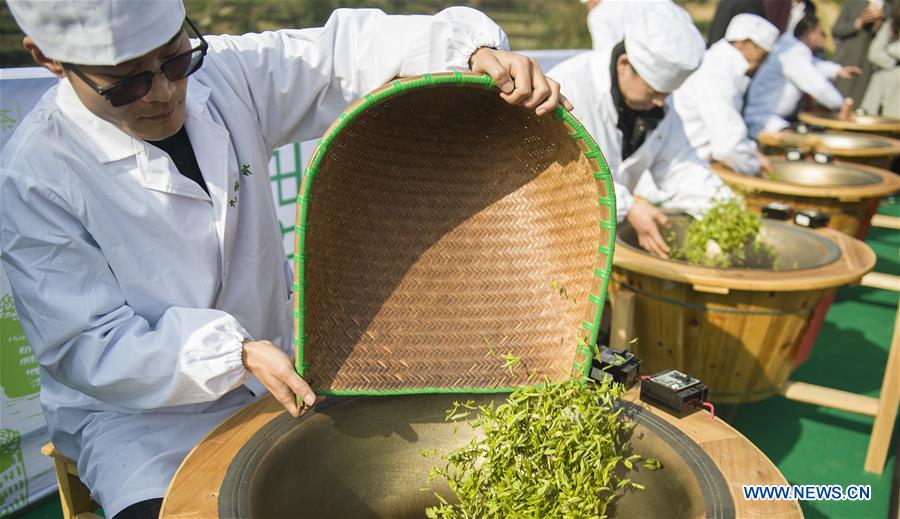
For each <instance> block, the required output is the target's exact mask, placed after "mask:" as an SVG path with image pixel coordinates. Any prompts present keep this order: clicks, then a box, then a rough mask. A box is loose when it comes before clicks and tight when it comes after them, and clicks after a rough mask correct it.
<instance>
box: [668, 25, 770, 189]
mask: <svg viewBox="0 0 900 519" xmlns="http://www.w3.org/2000/svg"><path fill="white" fill-rule="evenodd" d="M749 66H750V64H749V63H748V62H747V59H746V58H744V55H743V54H741V52H740V51H739V50H737V49H736V48H735V47H734V45H732V44H731V43H729V42H728V41H725V40H719V41H717V42H716V43H715V44H713V46H712V47H710V48H709V49H708V50H707V51H706V54H705V56H704V57H703V64H701V65H700V68H699V69H697V71H696V72H694V73H693V74H691V77H689V78H688V79H687V81H685V82H684V84H682V85H681V87H679V88H678V90H676V91H675V93H674V94H673V95H672V105H673V106H674V107H675V111H676V112H678V115H679V116H680V117H681V120H682V121H683V122H684V131H685V134H687V138H688V140H689V141H690V142H691V146H693V147H694V148H695V149H696V150H697V153H698V154H699V155H700V157H702V158H703V159H705V160H717V161H719V162H723V163H725V164H726V165H728V167H730V168H731V169H733V170H735V171H737V172H739V173H744V174H750V175H755V174H758V173H759V168H760V162H759V158H758V157H757V155H756V143H755V142H753V141H752V140H750V138H749V137H748V136H747V126H746V125H745V124H744V119H743V117H741V109H742V108H743V106H744V93H745V92H746V91H747V87H748V86H749V85H750V77H749V76H748V75H747V69H748V68H749Z"/></svg>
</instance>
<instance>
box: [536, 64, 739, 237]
mask: <svg viewBox="0 0 900 519" xmlns="http://www.w3.org/2000/svg"><path fill="white" fill-rule="evenodd" d="M611 54H612V51H611V49H607V50H606V51H605V52H599V51H591V52H585V53H584V54H579V55H578V56H575V57H574V58H571V59H568V60H566V61H564V62H562V63H560V64H559V65H557V66H556V67H554V68H553V69H551V70H550V72H549V73H548V75H549V76H551V77H552V78H553V79H555V80H556V81H558V82H559V84H560V86H561V90H562V93H563V94H564V95H565V96H566V97H567V98H568V99H569V100H570V101H571V102H572V104H573V105H574V106H575V111H574V114H575V117H576V118H578V120H579V121H581V124H583V125H584V127H585V128H587V131H588V133H590V134H591V136H592V137H593V138H594V140H595V141H596V142H597V145H598V146H600V151H602V152H603V156H604V157H605V158H606V162H607V163H608V164H609V169H610V171H611V172H612V176H613V180H614V182H615V188H616V211H617V215H616V216H617V218H618V220H619V221H620V222H621V221H622V220H624V218H625V216H626V215H627V214H628V211H629V210H630V209H631V204H632V192H633V191H634V188H635V186H636V185H637V183H638V180H639V179H640V178H641V175H643V173H644V172H645V171H649V173H650V174H651V175H652V177H653V181H654V182H655V183H656V185H657V186H659V189H661V190H662V191H663V192H664V193H666V194H667V195H668V198H667V199H666V200H664V201H663V203H662V205H663V207H666V208H673V209H682V210H684V211H687V212H689V213H691V214H694V215H697V214H699V213H700V212H701V211H703V210H704V209H706V208H707V207H708V206H709V205H710V199H712V198H714V197H716V196H719V197H729V196H731V191H730V190H729V189H728V188H727V187H726V186H725V185H724V184H723V183H722V180H721V179H720V178H719V177H718V176H716V175H715V174H713V173H712V172H711V171H710V170H709V164H708V163H707V162H706V161H704V160H702V159H701V158H700V157H699V156H698V155H697V153H696V151H695V150H694V149H693V148H692V147H691V145H690V143H689V142H688V140H687V137H686V136H685V134H684V128H683V125H682V123H681V119H680V118H679V117H678V114H677V113H675V111H674V110H672V109H671V106H669V105H668V104H667V106H666V115H665V117H663V119H662V121H660V123H659V125H658V126H657V127H656V129H655V130H653V131H651V132H649V133H648V134H647V136H646V139H645V140H644V143H643V144H641V146H640V147H639V148H638V149H637V150H635V151H634V153H632V154H631V156H630V157H628V158H627V159H625V160H622V139H623V137H622V132H621V131H620V130H619V128H617V127H616V124H617V123H618V120H619V114H618V112H617V111H616V107H615V103H614V102H613V97H612V91H611V90H610V86H611V83H610V81H611V76H610V72H609V65H610V58H611Z"/></svg>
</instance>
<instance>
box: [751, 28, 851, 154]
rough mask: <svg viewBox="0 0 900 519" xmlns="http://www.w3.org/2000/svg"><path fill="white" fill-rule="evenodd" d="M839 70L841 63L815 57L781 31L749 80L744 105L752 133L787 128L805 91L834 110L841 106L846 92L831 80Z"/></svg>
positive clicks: (793, 38)
mask: <svg viewBox="0 0 900 519" xmlns="http://www.w3.org/2000/svg"><path fill="white" fill-rule="evenodd" d="M840 70H841V65H839V64H837V63H834V62H832V61H824V60H820V59H818V58H816V57H815V56H813V53H812V50H810V48H809V47H807V46H806V44H805V43H803V42H801V41H800V40H798V39H797V38H795V37H794V36H792V35H790V34H782V35H781V36H780V37H779V38H778V41H777V42H776V43H775V47H774V48H773V49H772V52H770V53H769V56H768V57H767V58H766V60H765V61H764V62H763V64H762V66H760V67H759V70H758V71H757V72H756V74H754V75H753V80H752V81H751V82H750V89H749V91H748V94H747V104H746V106H745V107H744V120H745V121H746V123H747V129H748V130H749V132H750V137H752V138H756V134H757V133H759V132H760V131H762V130H766V131H770V132H777V131H779V130H782V129H784V128H787V127H788V126H789V123H788V122H787V121H786V120H785V118H786V117H789V116H790V115H791V114H793V113H794V112H795V111H796V110H797V107H798V106H799V104H800V99H801V98H802V97H803V94H804V93H805V94H808V95H809V96H810V97H812V98H813V99H815V100H816V101H817V102H818V103H820V104H822V105H824V106H826V107H828V108H829V109H831V110H837V109H838V108H840V107H841V104H842V103H843V102H844V96H842V95H841V93H840V92H839V91H838V89H837V88H835V86H834V85H833V84H831V82H830V81H829V80H830V79H834V78H835V77H837V73H838V71H840Z"/></svg>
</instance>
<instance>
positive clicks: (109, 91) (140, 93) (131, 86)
mask: <svg viewBox="0 0 900 519" xmlns="http://www.w3.org/2000/svg"><path fill="white" fill-rule="evenodd" d="M184 20H185V22H187V25H188V27H190V28H191V30H193V31H194V35H195V36H196V37H197V38H199V39H200V45H199V46H198V47H194V48H193V49H191V50H188V51H185V52H182V53H181V54H178V55H177V56H173V57H171V58H169V59H167V60H166V61H164V62H163V63H162V64H160V66H159V73H160V74H162V75H163V76H164V77H165V78H166V79H168V80H169V81H178V80H181V79H184V78H186V77H188V76H190V75H191V74H193V73H194V72H196V71H197V70H198V69H199V68H200V66H201V65H203V57H204V56H206V51H207V49H208V48H209V45H208V44H207V43H206V40H204V39H203V35H201V34H200V31H198V30H197V27H195V26H194V24H193V23H192V22H191V20H190V19H188V18H185V19H184ZM180 35H181V32H180V31H179V33H178V34H177V35H176V36H175V37H176V38H178V37H180ZM63 67H64V68H66V69H68V70H71V71H72V72H74V73H75V75H77V76H78V77H79V78H81V80H82V81H84V82H85V83H86V84H87V85H88V86H89V87H91V88H92V89H94V91H95V92H97V93H98V94H100V95H101V96H103V97H105V98H106V100H107V101H109V102H110V104H112V105H113V106H116V107H119V106H124V105H127V104H130V103H133V102H135V101H137V100H138V99H141V98H142V97H144V96H145V95H147V93H148V92H150V89H151V88H153V76H154V75H156V72H152V71H150V70H145V71H143V72H140V73H137V74H135V75H133V76H129V77H127V78H125V79H123V80H121V81H117V82H116V83H114V84H112V85H109V86H106V87H101V86H99V85H97V84H96V83H94V82H93V81H91V80H90V79H89V78H88V77H87V76H85V75H84V73H83V72H82V71H80V70H78V67H76V66H75V65H71V64H68V63H64V64H63Z"/></svg>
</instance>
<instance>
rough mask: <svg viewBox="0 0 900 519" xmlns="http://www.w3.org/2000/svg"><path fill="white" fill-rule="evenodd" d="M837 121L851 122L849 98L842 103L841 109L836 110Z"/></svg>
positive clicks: (851, 114)
mask: <svg viewBox="0 0 900 519" xmlns="http://www.w3.org/2000/svg"><path fill="white" fill-rule="evenodd" d="M838 119H839V120H841V121H852V120H853V99H850V98H849V97H848V98H846V99H844V103H843V104H841V109H840V110H838Z"/></svg>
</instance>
